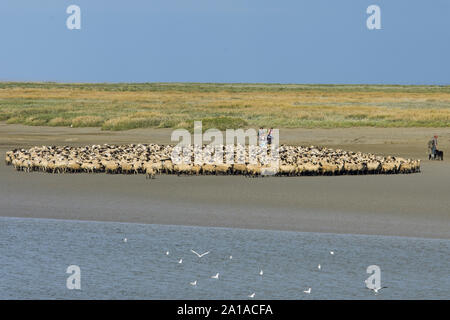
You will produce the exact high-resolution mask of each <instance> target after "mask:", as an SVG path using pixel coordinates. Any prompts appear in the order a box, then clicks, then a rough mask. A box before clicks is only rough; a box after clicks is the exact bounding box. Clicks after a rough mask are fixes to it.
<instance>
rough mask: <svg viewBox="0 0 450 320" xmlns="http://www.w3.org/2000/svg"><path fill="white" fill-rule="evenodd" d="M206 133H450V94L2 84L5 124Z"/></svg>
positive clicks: (396, 89)
mask: <svg viewBox="0 0 450 320" xmlns="http://www.w3.org/2000/svg"><path fill="white" fill-rule="evenodd" d="M193 120H203V127H204V129H208V128H218V129H226V128H241V127H256V126H265V127H270V126H273V127H278V128H300V127H301V128H339V127H342V128H347V127H362V126H371V127H447V126H450V86H393V85H282V84H209V83H143V84H127V83H122V84H59V83H14V82H3V83H0V121H6V122H7V123H19V124H26V125H45V126H70V125H72V126H74V127H101V128H102V129H104V130H127V129H133V128H144V127H154V128H188V129H190V128H192V125H193Z"/></svg>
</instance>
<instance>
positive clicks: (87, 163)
mask: <svg viewBox="0 0 450 320" xmlns="http://www.w3.org/2000/svg"><path fill="white" fill-rule="evenodd" d="M174 148H175V146H173V145H166V146H159V145H156V144H151V145H145V144H137V145H134V144H130V145H123V146H116V145H106V144H105V145H102V146H100V145H93V146H84V147H69V146H61V147H56V146H51V147H49V146H42V147H32V148H30V149H28V150H25V149H20V150H19V149H15V150H11V151H8V152H6V155H5V163H6V164H7V165H13V167H14V168H15V169H16V170H18V171H26V172H31V171H43V172H51V173H65V172H88V173H94V172H106V173H124V174H127V173H134V174H138V173H145V174H147V173H148V174H149V175H150V176H151V175H154V174H161V173H166V174H171V173H175V172H176V173H177V174H179V175H180V174H196V175H198V174H205V175H208V174H215V175H227V174H234V175H236V174H243V175H247V176H260V175H274V174H276V175H279V176H300V175H338V174H377V173H384V174H394V173H413V172H420V161H419V160H411V159H405V158H401V157H392V156H387V157H382V156H376V155H373V154H364V153H361V152H348V151H343V150H341V149H336V150H332V149H327V148H321V147H315V146H310V147H301V146H287V145H282V146H280V147H279V148H278V150H275V149H274V150H272V149H271V150H269V152H268V150H267V149H265V148H260V147H254V148H248V149H246V148H245V146H243V145H238V147H237V148H236V149H235V150H234V151H233V148H230V147H229V146H223V145H222V146H216V147H214V148H213V147H212V146H194V147H192V146H190V147H187V148H185V151H192V152H193V153H195V154H192V153H191V154H187V155H183V157H179V159H173V161H174V162H177V163H178V162H179V161H181V163H184V164H183V165H175V166H174V162H172V159H171V156H172V155H173V154H174V153H173V151H174ZM221 151H225V153H224V154H222V152H221ZM274 151H277V152H276V153H275V152H274ZM204 154H208V155H209V158H211V159H210V162H207V163H200V162H199V163H195V164H192V165H191V164H189V165H187V163H190V161H192V160H196V161H199V160H198V159H197V157H196V155H197V156H198V155H202V157H201V158H204V157H203V155H204ZM213 159H214V160H213ZM224 159H225V160H228V162H226V163H223V160H224ZM246 159H256V161H255V162H251V163H250V164H245V163H246V162H245V161H246ZM232 161H234V162H235V163H234V164H230V163H229V162H232ZM148 167H151V169H152V170H150V169H148V170H147V168H148ZM274 169H276V170H274Z"/></svg>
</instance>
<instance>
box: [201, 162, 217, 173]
mask: <svg viewBox="0 0 450 320" xmlns="http://www.w3.org/2000/svg"><path fill="white" fill-rule="evenodd" d="M215 169H216V168H215V165H213V164H208V163H205V164H204V165H202V173H203V174H215V173H216V171H215Z"/></svg>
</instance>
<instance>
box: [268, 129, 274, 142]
mask: <svg viewBox="0 0 450 320" xmlns="http://www.w3.org/2000/svg"><path fill="white" fill-rule="evenodd" d="M272 138H273V128H270V129H269V133H267V144H268V145H271V144H272Z"/></svg>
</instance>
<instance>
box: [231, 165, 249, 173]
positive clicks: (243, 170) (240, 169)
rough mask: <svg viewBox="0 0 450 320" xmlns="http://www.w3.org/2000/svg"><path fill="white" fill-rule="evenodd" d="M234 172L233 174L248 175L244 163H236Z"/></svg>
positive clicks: (233, 168)
mask: <svg viewBox="0 0 450 320" xmlns="http://www.w3.org/2000/svg"><path fill="white" fill-rule="evenodd" d="M232 172H233V174H243V175H245V174H246V173H247V166H246V165H245V164H243V163H235V164H233V166H232Z"/></svg>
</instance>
